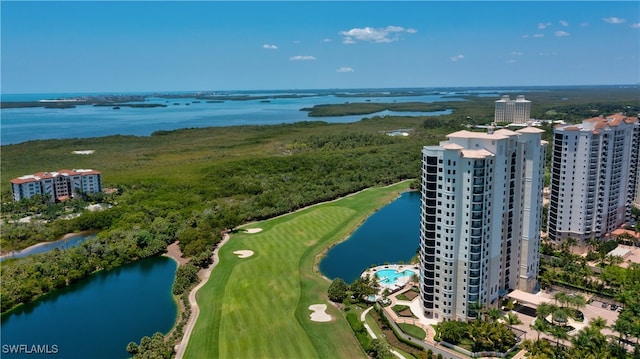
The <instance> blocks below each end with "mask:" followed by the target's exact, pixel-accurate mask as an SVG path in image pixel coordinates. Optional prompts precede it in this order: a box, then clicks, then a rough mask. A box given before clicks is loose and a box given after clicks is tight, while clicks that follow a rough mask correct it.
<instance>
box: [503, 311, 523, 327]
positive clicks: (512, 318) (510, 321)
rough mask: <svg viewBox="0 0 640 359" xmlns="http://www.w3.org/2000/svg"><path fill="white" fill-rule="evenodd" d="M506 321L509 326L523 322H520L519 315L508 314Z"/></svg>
mask: <svg viewBox="0 0 640 359" xmlns="http://www.w3.org/2000/svg"><path fill="white" fill-rule="evenodd" d="M505 321H506V322H507V324H509V325H517V324H522V320H520V318H519V317H518V315H517V314H515V313H507V316H506V317H505Z"/></svg>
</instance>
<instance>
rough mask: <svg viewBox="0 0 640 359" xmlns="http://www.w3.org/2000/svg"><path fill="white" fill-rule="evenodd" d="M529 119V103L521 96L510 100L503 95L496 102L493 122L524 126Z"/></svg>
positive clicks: (507, 96)
mask: <svg viewBox="0 0 640 359" xmlns="http://www.w3.org/2000/svg"><path fill="white" fill-rule="evenodd" d="M530 118H531V101H529V100H525V99H524V96H523V95H518V97H516V99H515V100H511V99H510V98H509V95H503V96H502V98H501V99H500V100H497V101H496V108H495V115H494V122H496V123H500V122H508V123H515V124H526V123H527V121H529V119H530Z"/></svg>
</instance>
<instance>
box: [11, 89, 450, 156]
mask: <svg viewBox="0 0 640 359" xmlns="http://www.w3.org/2000/svg"><path fill="white" fill-rule="evenodd" d="M251 95H258V94H251ZM260 95H265V94H260ZM272 95H274V96H276V95H281V93H275V94H272ZM306 95H308V94H306ZM65 96H67V97H74V96H72V94H65ZM65 96H56V95H54V94H42V95H39V96H38V95H3V101H9V100H13V101H37V100H40V99H47V98H49V99H51V98H60V97H65ZM448 100H454V98H450V97H446V96H445V95H440V94H438V95H422V96H399V97H347V98H345V97H338V96H334V95H309V96H307V97H291V98H272V99H269V100H259V99H255V100H225V101H222V102H207V101H205V100H201V99H195V98H171V99H168V98H161V97H147V98H146V100H145V101H144V102H143V103H145V104H160V105H165V106H166V107H145V108H133V107H126V106H119V109H114V108H113V107H111V106H91V105H78V106H76V107H74V108H44V107H28V108H5V109H2V110H0V111H1V112H0V115H1V118H2V122H1V128H2V131H1V133H0V144H2V145H8V144H15V143H21V142H25V141H30V140H44V139H62V138H87V137H101V136H108V135H135V136H148V135H151V133H153V132H155V131H160V130H165V131H166V130H175V129H180V128H201V127H218V126H242V125H276V124H283V123H295V122H302V121H324V122H328V123H348V122H356V121H360V120H361V119H363V118H371V117H374V116H391V115H395V116H440V115H445V114H450V113H451V110H443V111H434V112H394V111H382V112H379V113H373V114H367V115H356V116H333V117H309V116H308V112H307V111H301V109H303V108H311V107H313V106H315V105H319V104H339V103H345V102H371V103H376V102H380V103H388V102H440V101H448ZM458 100H460V98H458Z"/></svg>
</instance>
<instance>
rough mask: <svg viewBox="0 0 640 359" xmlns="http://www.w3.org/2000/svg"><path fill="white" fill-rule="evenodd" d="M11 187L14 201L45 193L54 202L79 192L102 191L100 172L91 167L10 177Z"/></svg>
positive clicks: (91, 192)
mask: <svg viewBox="0 0 640 359" xmlns="http://www.w3.org/2000/svg"><path fill="white" fill-rule="evenodd" d="M11 189H12V190H13V199H14V200H15V201H19V200H21V199H23V198H31V197H33V196H35V195H45V196H47V197H48V198H49V201H51V202H55V201H60V200H64V199H67V198H71V197H75V196H76V195H77V194H78V193H80V192H82V193H86V194H93V193H98V192H102V174H101V173H100V172H99V171H94V170H91V169H74V170H59V171H58V172H38V173H34V174H31V175H25V176H21V177H18V178H14V179H12V180H11Z"/></svg>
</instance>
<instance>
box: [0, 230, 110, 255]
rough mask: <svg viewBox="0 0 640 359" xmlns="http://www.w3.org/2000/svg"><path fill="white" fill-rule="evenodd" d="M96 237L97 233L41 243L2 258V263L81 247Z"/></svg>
mask: <svg viewBox="0 0 640 359" xmlns="http://www.w3.org/2000/svg"><path fill="white" fill-rule="evenodd" d="M96 235H97V232H88V233H83V234H75V235H71V236H69V237H66V238H63V239H59V240H57V241H52V242H43V243H39V244H37V245H33V246H31V247H29V248H25V249H23V250H20V251H15V252H11V253H9V254H6V255H4V256H1V257H0V262H2V261H4V260H5V259H9V258H24V257H26V256H29V255H32V254H38V253H44V252H48V251H51V250H54V249H56V248H59V249H67V248H71V247H75V246H79V245H80V244H82V242H84V241H86V240H87V239H91V238H95V236H96Z"/></svg>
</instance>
